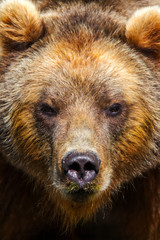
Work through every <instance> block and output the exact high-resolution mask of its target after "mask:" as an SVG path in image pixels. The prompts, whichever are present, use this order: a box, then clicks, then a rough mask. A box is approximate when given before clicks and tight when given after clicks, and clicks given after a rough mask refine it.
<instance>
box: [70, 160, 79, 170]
mask: <svg viewBox="0 0 160 240" xmlns="http://www.w3.org/2000/svg"><path fill="white" fill-rule="evenodd" d="M69 170H74V171H77V172H78V171H80V166H79V164H78V163H77V162H73V163H72V164H71V165H70V166H69Z"/></svg>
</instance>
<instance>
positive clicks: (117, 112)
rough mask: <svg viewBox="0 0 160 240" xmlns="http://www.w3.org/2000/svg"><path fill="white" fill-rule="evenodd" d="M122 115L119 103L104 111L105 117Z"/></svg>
mask: <svg viewBox="0 0 160 240" xmlns="http://www.w3.org/2000/svg"><path fill="white" fill-rule="evenodd" d="M121 113H122V105H121V104H120V103H114V104H113V105H111V106H110V107H108V108H107V109H106V115H107V116H109V117H116V116H118V115H120V114H121Z"/></svg>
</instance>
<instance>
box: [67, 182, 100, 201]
mask: <svg viewBox="0 0 160 240" xmlns="http://www.w3.org/2000/svg"><path fill="white" fill-rule="evenodd" d="M98 189H99V188H98V187H97V186H96V185H95V184H87V185H86V186H85V187H83V188H82V187H79V186H78V185H77V184H75V183H72V184H70V186H69V187H68V191H67V196H68V197H69V198H70V199H71V200H72V201H74V202H84V201H88V200H89V199H90V198H91V197H92V196H93V195H95V194H96V192H98Z"/></svg>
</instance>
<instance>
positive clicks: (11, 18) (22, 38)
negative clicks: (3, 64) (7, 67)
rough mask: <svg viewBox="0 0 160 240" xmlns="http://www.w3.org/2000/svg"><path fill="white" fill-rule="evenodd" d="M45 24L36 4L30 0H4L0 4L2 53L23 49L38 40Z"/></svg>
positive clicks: (0, 42) (0, 43)
mask: <svg viewBox="0 0 160 240" xmlns="http://www.w3.org/2000/svg"><path fill="white" fill-rule="evenodd" d="M42 32H43V24H42V20H41V18H40V13H39V11H38V10H37V8H36V6H35V5H34V4H33V3H32V2H31V1H28V0H3V1H2V3H1V4H0V47H1V54H4V53H6V52H12V51H16V50H17V51H19V50H23V49H24V48H25V47H27V45H29V44H31V43H33V42H35V41H37V40H38V39H39V37H40V36H41V35H42Z"/></svg>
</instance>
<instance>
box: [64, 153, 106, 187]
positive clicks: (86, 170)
mask: <svg viewBox="0 0 160 240" xmlns="http://www.w3.org/2000/svg"><path fill="white" fill-rule="evenodd" d="M100 163H101V161H100V159H99V158H98V157H97V155H96V154H95V153H93V152H86V153H78V152H70V153H69V154H67V155H66V156H65V157H64V158H63V159H62V169H63V172H64V174H65V175H66V177H67V178H68V179H69V180H71V181H73V182H75V183H77V184H78V185H79V186H80V187H81V188H82V187H84V186H85V185H86V184H88V183H90V182H91V181H92V180H94V179H95V177H96V176H97V174H98V172H99V168H100Z"/></svg>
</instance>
